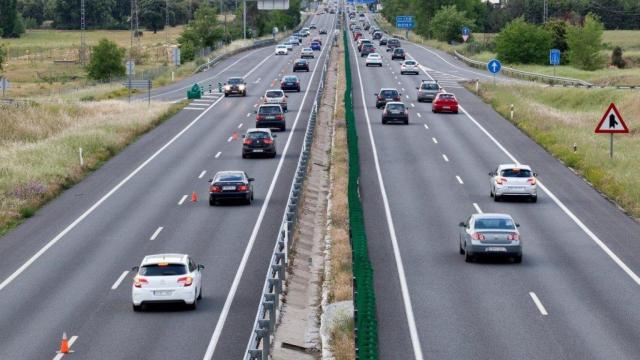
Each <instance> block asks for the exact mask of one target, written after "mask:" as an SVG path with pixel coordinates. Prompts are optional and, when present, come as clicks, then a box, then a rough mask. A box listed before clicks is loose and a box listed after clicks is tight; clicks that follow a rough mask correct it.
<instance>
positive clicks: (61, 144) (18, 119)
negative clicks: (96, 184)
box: [0, 100, 184, 235]
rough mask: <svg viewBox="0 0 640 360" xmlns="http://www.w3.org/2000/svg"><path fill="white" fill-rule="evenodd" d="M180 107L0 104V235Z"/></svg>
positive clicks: (111, 103) (157, 104)
mask: <svg viewBox="0 0 640 360" xmlns="http://www.w3.org/2000/svg"><path fill="white" fill-rule="evenodd" d="M183 106H184V105H183V104H175V105H171V104H169V103H160V102H154V103H153V104H152V106H151V107H149V108H147V107H146V106H140V104H139V103H131V104H129V103H127V102H124V101H115V100H111V101H102V102H62V101H61V102H58V103H43V104H35V103H34V104H31V105H29V106H20V107H14V106H0V118H2V119H3V121H1V122H0V164H1V165H0V235H2V234H5V233H6V232H7V231H9V230H10V229H12V228H13V227H15V226H16V225H18V224H19V223H20V222H21V221H22V220H24V219H25V218H29V217H31V216H33V215H34V214H35V212H36V210H37V209H38V208H40V207H41V206H42V205H44V204H45V203H46V202H47V201H49V200H51V199H53V198H54V197H56V196H57V195H58V194H59V193H60V192H61V191H63V190H64V189H67V188H69V187H71V186H73V185H74V184H75V183H77V182H78V181H80V180H82V179H83V178H84V177H85V176H86V175H87V174H89V173H90V172H91V171H93V170H95V169H97V168H98V167H99V166H100V165H101V164H102V163H103V162H104V161H106V160H107V159H109V158H110V157H112V156H114V155H115V154H117V153H118V152H119V151H120V150H121V149H123V148H124V147H125V146H126V145H128V144H130V143H131V142H133V141H134V140H135V139H136V138H137V137H138V136H140V135H141V134H143V133H145V132H147V131H148V130H150V129H151V128H153V127H154V126H156V125H157V124H159V123H161V122H162V121H164V120H165V119H167V118H169V117H170V116H172V115H173V114H175V113H176V112H177V111H178V110H179V109H180V108H182V107H183ZM79 148H82V150H83V159H84V166H80V161H79Z"/></svg>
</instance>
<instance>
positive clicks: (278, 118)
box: [276, 115, 284, 120]
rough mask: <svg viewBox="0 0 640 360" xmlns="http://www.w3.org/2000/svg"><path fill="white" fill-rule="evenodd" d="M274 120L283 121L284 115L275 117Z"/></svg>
mask: <svg viewBox="0 0 640 360" xmlns="http://www.w3.org/2000/svg"><path fill="white" fill-rule="evenodd" d="M276 120H284V115H276Z"/></svg>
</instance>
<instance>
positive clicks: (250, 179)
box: [247, 178, 256, 181]
mask: <svg viewBox="0 0 640 360" xmlns="http://www.w3.org/2000/svg"><path fill="white" fill-rule="evenodd" d="M247 180H249V181H255V180H256V179H254V178H248V179H247Z"/></svg>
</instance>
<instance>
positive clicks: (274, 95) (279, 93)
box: [265, 90, 284, 98]
mask: <svg viewBox="0 0 640 360" xmlns="http://www.w3.org/2000/svg"><path fill="white" fill-rule="evenodd" d="M265 96H266V97H268V98H279V97H283V96H284V93H283V92H282V91H281V90H269V91H267V94H266V95H265Z"/></svg>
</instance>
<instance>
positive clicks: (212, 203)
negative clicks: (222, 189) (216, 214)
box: [209, 199, 218, 206]
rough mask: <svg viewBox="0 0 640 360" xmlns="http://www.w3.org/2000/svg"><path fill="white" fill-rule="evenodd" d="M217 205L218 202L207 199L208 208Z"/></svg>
mask: <svg viewBox="0 0 640 360" xmlns="http://www.w3.org/2000/svg"><path fill="white" fill-rule="evenodd" d="M216 205H218V201H217V200H216V199H209V206H216Z"/></svg>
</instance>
